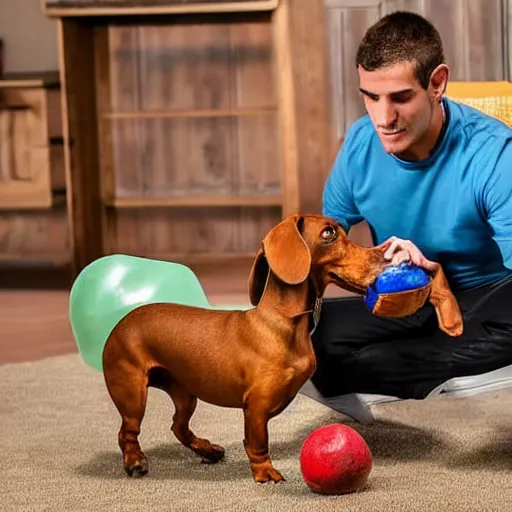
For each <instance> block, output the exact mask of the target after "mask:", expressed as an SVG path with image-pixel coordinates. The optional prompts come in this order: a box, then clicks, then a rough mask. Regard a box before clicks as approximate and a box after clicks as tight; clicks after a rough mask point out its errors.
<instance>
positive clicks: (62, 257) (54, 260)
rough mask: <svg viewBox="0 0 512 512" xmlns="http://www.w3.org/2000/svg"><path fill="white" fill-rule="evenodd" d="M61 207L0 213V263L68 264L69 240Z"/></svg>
mask: <svg viewBox="0 0 512 512" xmlns="http://www.w3.org/2000/svg"><path fill="white" fill-rule="evenodd" d="M67 228H68V225H67V219H66V212H65V210H64V209H63V208H59V209H52V210H40V211H34V212H10V213H7V212H4V213H2V215H0V266H3V264H4V263H9V264H11V265H13V264H17V263H18V264H19V263H20V262H23V263H30V264H32V265H40V264H48V265H52V266H54V265H69V261H70V244H69V232H68V229H67Z"/></svg>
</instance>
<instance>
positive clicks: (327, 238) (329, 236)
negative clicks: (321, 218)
mask: <svg viewBox="0 0 512 512" xmlns="http://www.w3.org/2000/svg"><path fill="white" fill-rule="evenodd" d="M321 236H322V240H323V241H324V242H332V241H333V240H336V230H335V229H334V228H333V227H332V226H327V227H326V228H324V229H323V231H322V235H321Z"/></svg>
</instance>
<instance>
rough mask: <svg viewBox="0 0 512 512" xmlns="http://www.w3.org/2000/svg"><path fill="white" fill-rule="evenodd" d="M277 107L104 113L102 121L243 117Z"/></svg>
mask: <svg viewBox="0 0 512 512" xmlns="http://www.w3.org/2000/svg"><path fill="white" fill-rule="evenodd" d="M276 112H277V107H260V108H237V109H219V110H214V109H212V110H163V111H159V110H154V111H151V110H148V111H134V112H104V113H103V114H101V118H102V119H167V118H168V119H173V118H182V119H183V118H185V119H186V118H211V117H243V116H260V115H269V114H275V113H276Z"/></svg>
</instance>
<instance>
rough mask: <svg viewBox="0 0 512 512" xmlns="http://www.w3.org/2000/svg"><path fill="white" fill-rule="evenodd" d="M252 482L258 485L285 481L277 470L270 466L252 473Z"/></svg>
mask: <svg viewBox="0 0 512 512" xmlns="http://www.w3.org/2000/svg"><path fill="white" fill-rule="evenodd" d="M254 480H255V481H256V482H257V483H258V484H266V483H267V482H273V483H277V482H284V481H286V479H285V478H284V476H283V475H281V473H279V471H277V469H274V468H273V467H272V466H270V467H269V468H262V469H260V470H259V471H256V472H255V473H254Z"/></svg>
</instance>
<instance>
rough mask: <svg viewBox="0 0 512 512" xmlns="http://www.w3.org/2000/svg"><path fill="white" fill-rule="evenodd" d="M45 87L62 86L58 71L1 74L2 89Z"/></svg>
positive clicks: (0, 84) (0, 83) (0, 87)
mask: <svg viewBox="0 0 512 512" xmlns="http://www.w3.org/2000/svg"><path fill="white" fill-rule="evenodd" d="M33 87H43V88H45V89H53V88H58V87H60V78H59V72H58V71H46V72H41V73H5V74H3V75H0V89H14V88H16V89H20V88H33Z"/></svg>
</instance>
